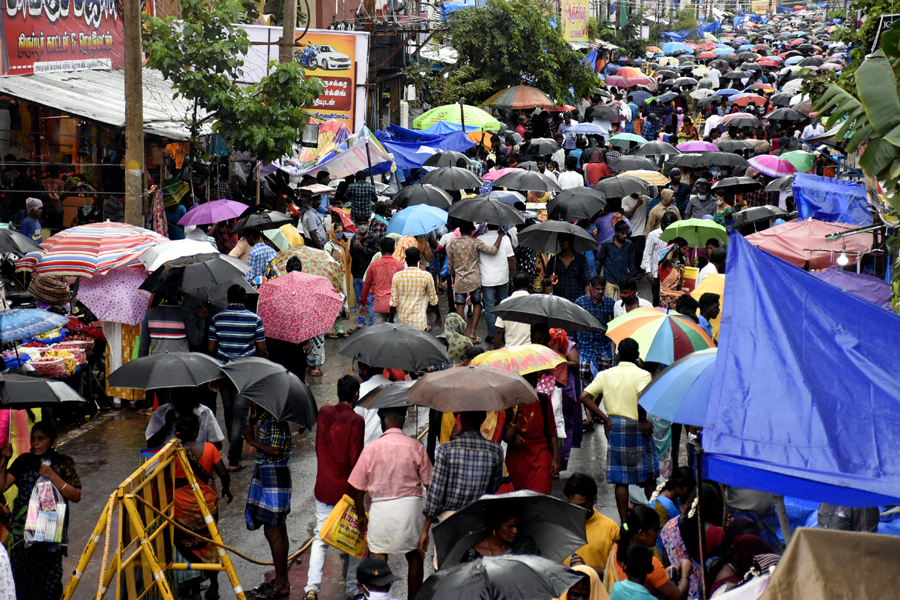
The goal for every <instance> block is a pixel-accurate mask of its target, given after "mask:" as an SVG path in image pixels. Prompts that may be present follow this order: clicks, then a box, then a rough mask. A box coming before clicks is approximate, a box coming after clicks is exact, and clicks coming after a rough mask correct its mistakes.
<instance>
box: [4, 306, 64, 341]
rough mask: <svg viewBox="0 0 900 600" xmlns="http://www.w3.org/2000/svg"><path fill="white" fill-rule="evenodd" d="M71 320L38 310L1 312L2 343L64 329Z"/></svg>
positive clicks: (15, 309)
mask: <svg viewBox="0 0 900 600" xmlns="http://www.w3.org/2000/svg"><path fill="white" fill-rule="evenodd" d="M68 322H69V318H68V317H65V316H63V315H58V314H56V313H52V312H49V311H46V310H41V309H38V308H14V309H12V310H5V311H2V312H0V342H15V341H17V340H24V339H25V338H30V337H34V336H36V335H40V334H42V333H47V332H48V331H51V330H53V329H57V328H59V327H62V326H63V325H65V324H66V323H68Z"/></svg>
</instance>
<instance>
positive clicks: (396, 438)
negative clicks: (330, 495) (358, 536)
mask: <svg viewBox="0 0 900 600" xmlns="http://www.w3.org/2000/svg"><path fill="white" fill-rule="evenodd" d="M378 416H379V417H381V428H382V430H384V433H383V434H381V437H379V438H378V439H377V440H375V441H374V442H372V443H371V444H369V445H368V446H366V447H365V448H364V449H363V451H362V454H360V456H359V460H358V461H357V463H356V466H355V467H354V468H353V471H352V472H351V473H350V478H349V479H348V480H347V481H348V483H349V484H350V485H351V486H353V488H354V489H353V500H354V502H355V503H356V506H364V504H363V503H364V501H365V493H366V492H368V493H369V497H370V498H371V499H372V505H371V507H370V508H369V517H368V519H367V518H366V517H364V516H362V517H360V519H359V529H360V532H362V533H363V534H364V535H367V542H368V545H369V554H370V556H371V557H373V558H383V559H387V556H388V554H405V555H406V561H407V563H408V564H409V582H408V586H409V594H408V597H409V598H413V597H415V595H416V592H418V591H419V588H420V587H422V579H423V574H424V570H423V562H422V556H421V555H420V554H419V550H418V547H419V534H420V533H421V531H422V525H423V523H424V522H425V516H424V515H423V513H422V508H423V499H422V495H423V492H424V489H423V488H424V487H425V486H427V485H428V484H429V483H430V482H431V471H432V468H433V467H432V465H431V460H429V458H428V454H427V452H426V451H425V446H424V445H423V444H422V443H421V442H419V441H418V440H414V439H412V438H410V437H408V436H407V435H406V434H404V433H403V424H404V422H405V421H406V408H382V409H381V410H379V411H378Z"/></svg>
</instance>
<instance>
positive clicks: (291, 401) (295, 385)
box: [222, 356, 319, 429]
mask: <svg viewBox="0 0 900 600" xmlns="http://www.w3.org/2000/svg"><path fill="white" fill-rule="evenodd" d="M222 372H223V373H224V374H225V376H226V377H228V379H230V380H231V383H233V384H234V387H236V388H237V392H238V395H239V396H242V397H244V398H246V399H247V400H249V401H250V402H253V403H254V404H256V405H257V406H259V407H260V408H263V409H265V410H266V411H267V412H268V413H269V414H271V415H272V416H273V417H275V419H276V420H278V421H290V422H291V423H296V424H297V425H301V426H303V427H305V428H307V429H312V428H313V426H314V425H315V424H316V418H317V415H318V414H319V407H318V405H317V404H316V399H315V398H314V397H313V395H312V392H311V391H309V387H307V385H306V384H305V383H304V382H302V381H300V379H299V378H298V377H297V376H296V375H294V374H293V373H291V372H290V371H288V370H287V369H285V368H284V367H282V366H281V365H279V364H276V363H273V362H272V361H270V360H268V359H265V358H259V357H257V356H249V357H247V358H235V359H232V360H230V361H228V362H227V363H226V364H225V365H223V366H222Z"/></svg>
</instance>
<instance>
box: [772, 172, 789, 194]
mask: <svg viewBox="0 0 900 600" xmlns="http://www.w3.org/2000/svg"><path fill="white" fill-rule="evenodd" d="M793 187H794V176H793V175H783V176H781V177H779V178H778V179H776V180H775V181H772V182H771V183H769V185H767V186H766V191H767V192H789V191H791V189H792V188H793Z"/></svg>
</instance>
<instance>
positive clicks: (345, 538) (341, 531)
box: [319, 495, 366, 558]
mask: <svg viewBox="0 0 900 600" xmlns="http://www.w3.org/2000/svg"><path fill="white" fill-rule="evenodd" d="M319 537H320V538H321V540H322V541H323V542H325V543H326V544H328V545H329V546H334V547H335V548H337V549H338V550H341V551H342V552H346V553H347V554H349V555H350V556H355V557H356V558H362V556H363V552H364V551H365V549H366V536H364V535H362V534H361V533H360V532H359V527H358V525H357V516H356V506H355V505H354V503H353V500H352V499H351V498H350V496H347V495H344V497H343V498H341V499H340V501H339V502H338V503H337V504H335V505H334V509H333V510H332V511H331V514H330V515H328V518H327V519H325V523H324V524H323V525H322V530H321V531H319Z"/></svg>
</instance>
